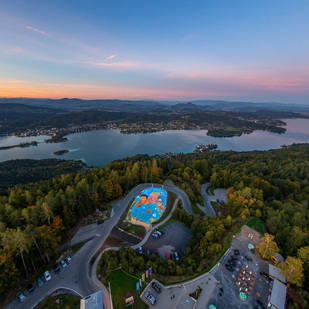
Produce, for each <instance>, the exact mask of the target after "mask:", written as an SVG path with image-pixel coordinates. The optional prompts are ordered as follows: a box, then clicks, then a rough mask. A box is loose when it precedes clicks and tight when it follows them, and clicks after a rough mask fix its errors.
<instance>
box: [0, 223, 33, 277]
mask: <svg viewBox="0 0 309 309" xmlns="http://www.w3.org/2000/svg"><path fill="white" fill-rule="evenodd" d="M2 245H4V246H7V248H8V250H9V252H12V254H14V253H15V254H18V253H19V254H20V256H21V259H22V262H23V265H24V268H25V272H26V275H27V277H28V278H29V275H28V270H27V267H26V263H25V260H24V254H23V253H24V252H26V253H28V252H29V248H30V247H31V239H30V238H29V237H28V235H27V234H26V233H25V231H22V230H21V228H20V227H18V228H17V230H13V229H7V230H6V231H5V233H3V234H2Z"/></svg>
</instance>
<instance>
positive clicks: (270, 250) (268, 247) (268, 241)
mask: <svg viewBox="0 0 309 309" xmlns="http://www.w3.org/2000/svg"><path fill="white" fill-rule="evenodd" d="M257 248H258V252H259V253H260V254H261V255H262V257H263V259H267V260H269V259H270V258H271V256H272V255H273V254H274V253H277V252H279V248H278V245H277V244H276V243H275V242H274V236H273V235H270V234H267V233H266V234H265V235H264V236H263V237H262V238H261V242H260V243H259V245H258V247H257Z"/></svg>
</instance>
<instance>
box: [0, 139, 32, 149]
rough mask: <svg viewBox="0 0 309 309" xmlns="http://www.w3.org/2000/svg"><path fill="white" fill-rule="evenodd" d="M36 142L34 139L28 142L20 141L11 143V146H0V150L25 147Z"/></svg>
mask: <svg viewBox="0 0 309 309" xmlns="http://www.w3.org/2000/svg"><path fill="white" fill-rule="evenodd" d="M37 145H38V143H37V142H36V141H33V142H28V143H20V144H18V145H12V146H2V147H0V150H7V149H11V148H17V147H20V148H25V147H30V146H37Z"/></svg>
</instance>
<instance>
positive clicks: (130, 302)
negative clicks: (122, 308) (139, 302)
mask: <svg viewBox="0 0 309 309" xmlns="http://www.w3.org/2000/svg"><path fill="white" fill-rule="evenodd" d="M133 304H134V297H133V296H131V297H128V298H127V299H126V307H129V306H131V305H133Z"/></svg>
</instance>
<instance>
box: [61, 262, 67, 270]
mask: <svg viewBox="0 0 309 309" xmlns="http://www.w3.org/2000/svg"><path fill="white" fill-rule="evenodd" d="M60 263H61V266H62V267H63V268H64V267H67V263H66V262H65V261H64V260H61V261H60Z"/></svg>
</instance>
